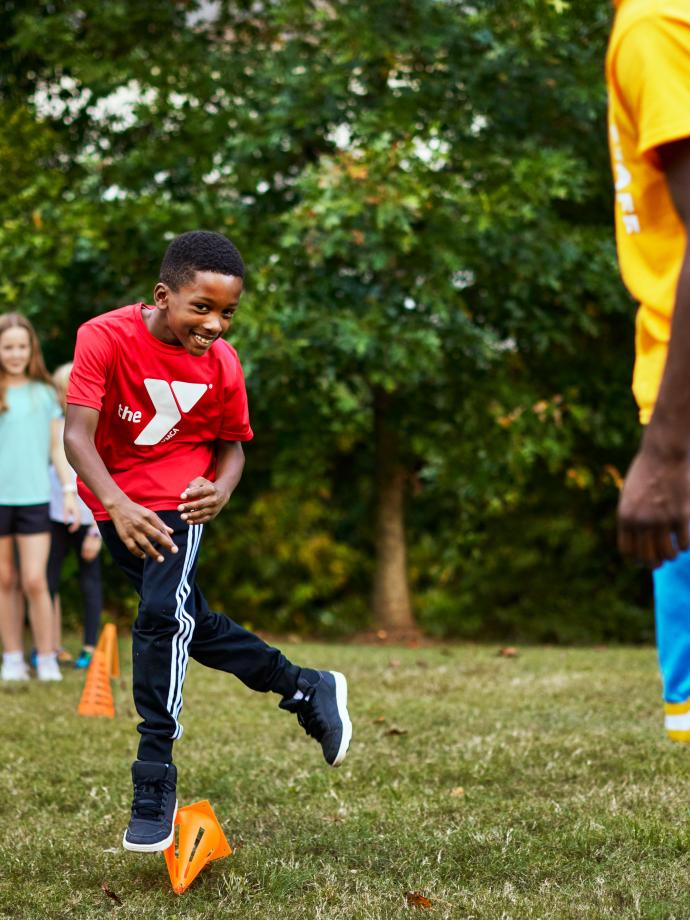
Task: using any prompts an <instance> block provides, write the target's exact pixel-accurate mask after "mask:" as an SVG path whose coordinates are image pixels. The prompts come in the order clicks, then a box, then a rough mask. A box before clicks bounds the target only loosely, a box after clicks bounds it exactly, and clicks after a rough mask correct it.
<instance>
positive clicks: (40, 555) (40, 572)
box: [17, 533, 55, 655]
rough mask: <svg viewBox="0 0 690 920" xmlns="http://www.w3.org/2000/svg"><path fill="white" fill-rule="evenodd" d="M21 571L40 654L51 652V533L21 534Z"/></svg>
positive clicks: (18, 543) (19, 541)
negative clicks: (49, 555) (49, 574)
mask: <svg viewBox="0 0 690 920" xmlns="http://www.w3.org/2000/svg"><path fill="white" fill-rule="evenodd" d="M17 545H18V547H19V572H20V575H21V584H22V590H23V592H24V594H25V595H26V599H27V601H28V602H29V620H30V621H31V629H32V631H33V634H34V643H35V645H36V651H37V652H38V654H39V655H49V654H50V653H51V652H54V651H55V649H54V648H53V605H52V603H51V600H50V592H49V591H48V578H47V576H46V565H47V563H48V553H49V552H50V534H49V533H32V534H18V535H17Z"/></svg>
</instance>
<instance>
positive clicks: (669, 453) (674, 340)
mask: <svg viewBox="0 0 690 920" xmlns="http://www.w3.org/2000/svg"><path fill="white" fill-rule="evenodd" d="M658 155H659V157H660V160H661V165H662V168H663V170H664V173H665V175H666V179H667V182H668V186H669V189H670V192H671V197H672V199H673V203H674V205H675V208H676V211H677V212H678V215H679V217H680V219H681V221H682V222H683V225H684V226H685V229H686V233H687V234H688V238H689V240H690V138H684V139H682V140H679V141H675V142H673V143H671V144H665V145H664V146H662V147H660V148H659V149H658ZM689 460H690V244H689V243H686V249H685V255H684V258H683V263H682V266H681V270H680V275H679V278H678V285H677V288H676V301H675V306H674V311H673V320H672V323H671V338H670V342H669V347H668V355H667V357H666V366H665V369H664V374H663V377H662V380H661V386H660V388H659V394H658V397H657V402H656V406H655V409H654V414H653V415H652V418H651V420H650V422H649V425H648V426H647V428H646V430H645V432H644V435H643V437H642V441H641V444H640V448H639V451H638V453H637V455H636V457H635V459H634V460H633V462H632V465H631V467H630V469H629V471H628V475H627V476H626V479H625V484H624V486H623V491H622V494H621V498H620V502H619V505H618V545H619V547H620V550H621V552H622V553H623V554H624V555H625V556H628V557H630V558H632V559H634V560H636V561H638V562H641V563H643V564H645V565H649V566H657V565H660V564H661V563H662V562H664V561H665V560H666V559H673V558H674V557H675V555H676V553H677V552H678V550H686V549H688V547H690V537H689V535H688V533H689V530H688V529H689V527H690V462H689Z"/></svg>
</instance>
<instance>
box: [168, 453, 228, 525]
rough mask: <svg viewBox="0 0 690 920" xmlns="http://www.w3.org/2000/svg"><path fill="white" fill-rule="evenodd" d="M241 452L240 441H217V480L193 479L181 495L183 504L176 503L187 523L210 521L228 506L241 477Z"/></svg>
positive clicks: (199, 477)
mask: <svg viewBox="0 0 690 920" xmlns="http://www.w3.org/2000/svg"><path fill="white" fill-rule="evenodd" d="M243 469H244V451H243V450H242V445H241V443H240V442H239V441H216V479H215V482H209V480H208V479H204V478H203V476H198V477H197V478H196V479H192V481H191V482H190V483H189V485H188V486H187V488H186V489H185V490H184V492H183V493H182V495H181V496H180V498H181V499H183V502H184V503H183V504H181V505H178V506H177V510H178V511H180V512H182V513H181V517H182V519H183V520H184V521H186V522H187V523H188V524H205V523H206V522H207V521H212V520H213V518H214V517H216V515H217V514H219V513H220V512H221V510H222V509H223V508H224V507H225V505H227V503H228V501H229V500H230V496H231V495H232V493H233V492H234V491H235V488H236V487H237V483H238V482H239V481H240V479H241V478H242V470H243Z"/></svg>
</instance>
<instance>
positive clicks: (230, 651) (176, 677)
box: [98, 511, 300, 763]
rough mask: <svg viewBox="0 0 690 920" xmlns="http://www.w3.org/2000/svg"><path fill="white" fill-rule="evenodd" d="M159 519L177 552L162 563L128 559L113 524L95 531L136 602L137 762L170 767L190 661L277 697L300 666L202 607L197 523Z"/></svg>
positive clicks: (170, 516) (174, 516)
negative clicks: (169, 532) (132, 589)
mask: <svg viewBox="0 0 690 920" xmlns="http://www.w3.org/2000/svg"><path fill="white" fill-rule="evenodd" d="M158 516H159V517H160V518H161V519H162V520H163V521H164V522H165V523H166V524H167V525H168V526H169V527H172V528H173V533H172V535H171V536H172V539H173V540H174V541H175V543H176V545H177V549H178V551H177V553H175V554H173V553H169V552H163V557H164V560H165V561H164V562H162V563H158V562H155V561H154V560H153V559H151V558H150V557H149V556H147V557H146V558H145V559H138V558H137V557H136V556H133V555H132V553H130V552H129V550H128V549H127V547H126V546H125V545H124V543H122V541H121V540H120V538H119V536H118V534H117V531H116V530H115V525H114V524H113V523H112V521H99V523H98V527H99V529H100V531H101V534H102V535H103V540H104V542H105V544H106V546H107V547H108V549H109V550H110V552H111V553H112V555H113V558H114V559H115V562H116V563H117V564H118V566H119V568H120V569H122V571H123V572H124V574H125V575H126V576H127V578H128V579H129V580H130V582H131V583H132V584H133V585H134V587H135V588H136V590H137V593H138V594H139V597H140V602H139V614H138V616H137V618H136V620H135V622H134V626H133V627H132V680H133V690H134V705H135V706H136V710H137V712H138V713H139V715H140V716H141V719H142V721H141V723H140V724H139V725H138V730H139V732H140V733H141V740H140V742H139V753H138V757H139V760H155V761H160V762H162V763H170V761H171V760H172V748H173V741H175V740H176V739H177V738H179V737H180V736H181V735H182V725H181V724H180V722H179V715H180V711H181V709H182V688H183V685H184V679H185V674H186V671H187V661H188V659H189V658H190V657H191V658H194V659H195V660H196V661H198V662H200V663H201V664H203V665H206V666H207V667H209V668H217V669H219V670H221V671H227V672H229V673H230V674H234V675H235V677H238V678H239V679H240V680H241V681H243V682H244V683H245V684H246V685H247V686H248V687H251V689H252V690H258V691H260V692H264V693H265V692H266V691H268V690H272V691H273V692H274V693H279V694H280V695H281V696H293V695H294V693H295V691H296V689H297V678H298V677H299V675H300V668H298V667H297V666H296V665H294V664H292V663H291V662H289V661H288V660H287V659H286V658H285V656H284V655H283V654H282V653H281V652H280V651H279V650H278V649H276V648H271V646H269V645H267V644H266V643H265V642H264V641H263V640H262V639H260V638H259V637H258V636H255V635H254V634H253V633H251V632H248V631H247V630H246V629H243V628H242V627H241V626H238V625H237V623H234V622H233V621H232V620H231V619H230V617H227V616H224V615H223V614H220V613H213V612H212V611H211V610H209V608H208V604H207V603H206V599H205V598H204V596H203V594H202V593H201V591H200V590H199V588H198V586H197V584H196V567H197V560H198V554H199V545H200V543H201V533H202V530H203V526H202V525H201V524H192V525H191V526H190V525H189V524H186V523H185V522H184V521H183V520H182V518H181V517H180V515H179V514H178V513H177V511H159V512H158ZM220 708H221V707H219V709H220ZM219 717H221V718H222V715H221V714H220V712H219Z"/></svg>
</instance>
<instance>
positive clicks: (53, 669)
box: [36, 655, 62, 680]
mask: <svg viewBox="0 0 690 920" xmlns="http://www.w3.org/2000/svg"><path fill="white" fill-rule="evenodd" d="M36 673H37V674H38V679H39V680H62V674H61V673H60V668H59V667H58V663H57V658H56V657H55V655H39V656H38V658H37V660H36Z"/></svg>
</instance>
